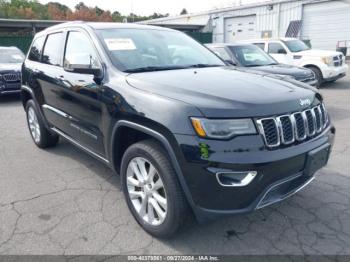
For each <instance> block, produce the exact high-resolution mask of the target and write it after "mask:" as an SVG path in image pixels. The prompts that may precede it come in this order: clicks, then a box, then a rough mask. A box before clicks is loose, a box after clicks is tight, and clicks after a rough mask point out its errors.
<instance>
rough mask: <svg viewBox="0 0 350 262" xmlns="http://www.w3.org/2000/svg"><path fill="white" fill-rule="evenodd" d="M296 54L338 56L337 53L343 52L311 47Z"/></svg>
mask: <svg viewBox="0 0 350 262" xmlns="http://www.w3.org/2000/svg"><path fill="white" fill-rule="evenodd" d="M294 54H295V55H302V56H312V57H325V56H337V55H341V54H342V53H340V52H336V51H327V50H317V49H310V50H305V51H301V52H297V53H294Z"/></svg>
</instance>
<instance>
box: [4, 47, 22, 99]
mask: <svg viewBox="0 0 350 262" xmlns="http://www.w3.org/2000/svg"><path fill="white" fill-rule="evenodd" d="M23 60H24V54H23V53H22V51H21V50H19V49H18V48H17V47H2V46H0V95H4V94H12V93H19V92H20V91H21V66H22V63H23Z"/></svg>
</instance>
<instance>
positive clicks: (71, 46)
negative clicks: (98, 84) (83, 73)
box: [64, 31, 100, 69]
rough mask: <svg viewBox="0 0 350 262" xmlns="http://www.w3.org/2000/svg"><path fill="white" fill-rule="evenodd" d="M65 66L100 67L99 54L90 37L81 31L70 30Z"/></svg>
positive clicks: (69, 67) (70, 67)
mask: <svg viewBox="0 0 350 262" xmlns="http://www.w3.org/2000/svg"><path fill="white" fill-rule="evenodd" d="M64 67H65V68H68V69H73V68H74V67H79V68H94V69H97V68H100V63H99V60H98V56H97V54H96V51H95V49H94V47H93V46H92V44H91V42H90V40H89V38H88V37H87V36H86V35H85V34H83V33H81V32H74V31H72V32H69V34H68V40H67V45H66V53H65V57H64Z"/></svg>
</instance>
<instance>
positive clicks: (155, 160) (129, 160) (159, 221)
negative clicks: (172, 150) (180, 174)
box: [121, 140, 189, 238]
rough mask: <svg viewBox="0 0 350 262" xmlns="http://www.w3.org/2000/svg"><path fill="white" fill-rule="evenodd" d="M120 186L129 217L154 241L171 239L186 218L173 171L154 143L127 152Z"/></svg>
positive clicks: (148, 142)
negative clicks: (155, 238) (153, 238)
mask: <svg viewBox="0 0 350 262" xmlns="http://www.w3.org/2000/svg"><path fill="white" fill-rule="evenodd" d="M135 170H136V172H134V171H135ZM144 174H145V175H144ZM121 182H122V188H123V192H124V195H125V199H126V202H127V205H128V207H129V209H130V211H131V213H132V215H133V216H134V218H135V219H136V221H137V222H138V223H139V225H141V227H142V228H143V229H144V230H145V231H146V232H148V233H149V234H151V235H153V236H155V237H159V238H169V237H171V236H173V235H174V234H175V233H176V232H177V231H178V230H179V229H180V227H181V226H182V224H183V223H184V221H185V219H186V218H187V216H188V215H189V212H188V206H187V202H186V200H185V197H184V194H183V192H182V189H181V187H180V184H179V182H178V180H177V177H176V173H175V170H174V168H173V166H172V164H171V163H170V161H169V159H168V155H167V153H166V152H165V151H164V149H163V148H162V147H161V146H160V145H159V144H158V143H157V142H156V141H154V140H145V141H141V142H138V143H136V144H133V145H131V146H130V147H129V148H128V149H127V150H126V152H125V154H124V156H123V159H122V165H121ZM155 202H157V203H155Z"/></svg>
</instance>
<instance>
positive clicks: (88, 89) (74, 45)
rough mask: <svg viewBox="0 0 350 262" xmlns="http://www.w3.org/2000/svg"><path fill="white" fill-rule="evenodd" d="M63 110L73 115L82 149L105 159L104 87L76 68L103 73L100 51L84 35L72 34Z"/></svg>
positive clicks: (72, 123) (69, 35)
mask: <svg viewBox="0 0 350 262" xmlns="http://www.w3.org/2000/svg"><path fill="white" fill-rule="evenodd" d="M63 64H64V65H63V67H64V71H63V74H62V79H61V82H62V86H61V90H62V92H63V93H64V95H63V96H61V106H60V108H61V109H62V110H63V111H64V112H66V113H67V114H68V115H69V118H70V134H71V136H72V137H73V139H75V140H76V141H77V142H79V143H80V144H81V145H83V146H85V147H87V148H89V149H90V150H92V151H94V152H95V153H98V154H100V155H101V156H105V150H104V148H105V147H104V139H103V133H102V123H101V121H102V104H101V100H100V96H101V90H102V87H101V84H100V83H99V81H97V80H96V77H95V76H94V75H93V74H89V73H77V72H75V71H73V70H72V68H76V67H78V68H80V69H96V70H98V69H101V68H102V66H101V63H100V59H99V56H98V54H97V51H96V49H95V47H94V45H93V43H92V41H91V40H90V37H89V36H88V35H87V34H86V33H85V32H83V31H69V32H68V33H67V40H66V47H65V52H64V59H63Z"/></svg>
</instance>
